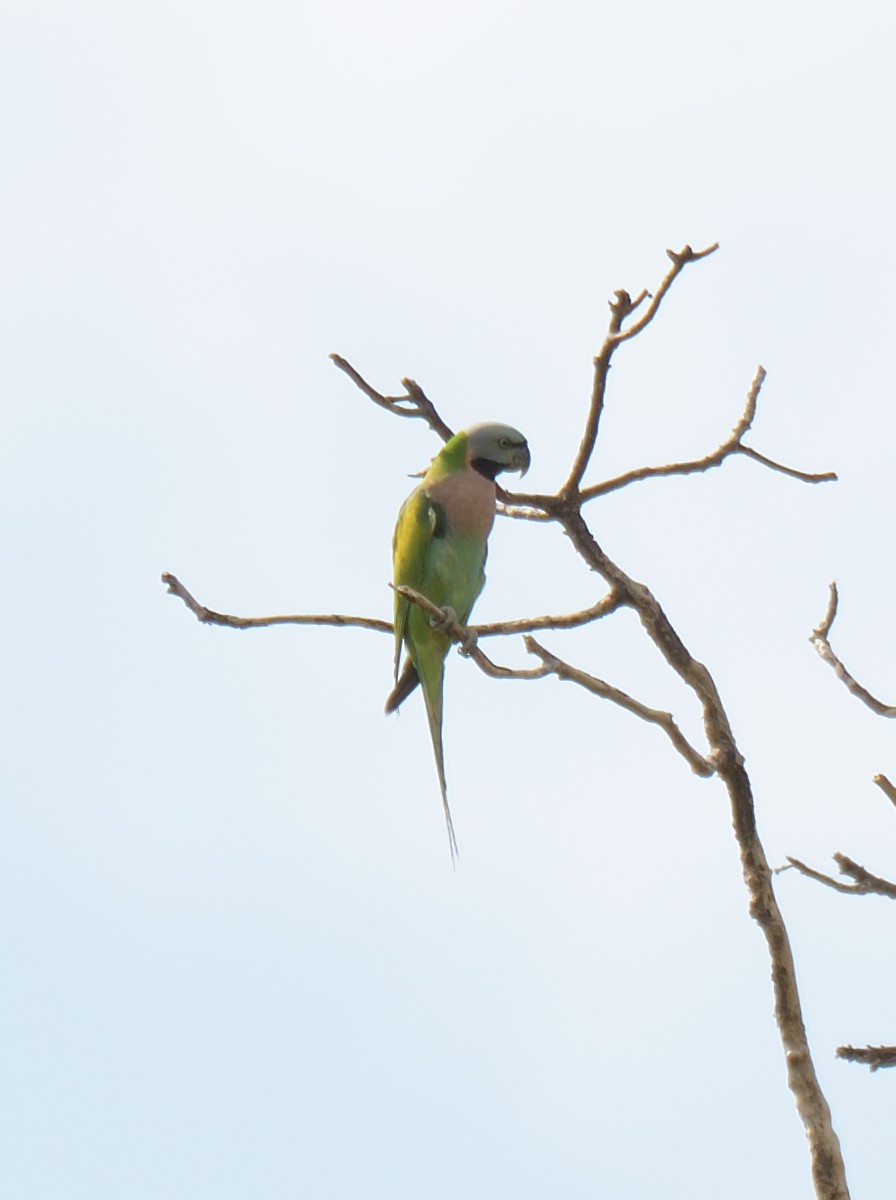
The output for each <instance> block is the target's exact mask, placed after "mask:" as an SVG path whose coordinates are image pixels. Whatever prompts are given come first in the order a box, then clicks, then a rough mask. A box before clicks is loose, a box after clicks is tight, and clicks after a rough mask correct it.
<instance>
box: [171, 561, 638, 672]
mask: <svg viewBox="0 0 896 1200" xmlns="http://www.w3.org/2000/svg"><path fill="white" fill-rule="evenodd" d="M162 583H164V584H166V586H167V589H168V592H169V594H170V595H172V596H177V597H178V599H180V600H183V602H184V604H185V605H186V606H187V608H188V609H189V610H190V612H191V613H192V614H193V615H194V616H195V617H196V619H197V620H198V621H202V622H203V623H204V624H206V625H224V626H225V627H227V628H228V629H263V628H265V626H268V625H333V626H338V627H354V628H357V629H372V630H374V632H376V633H390V634H391V633H394V628H393V625H392V622H391V621H382V620H380V619H379V618H378V617H349V616H345V615H344V614H343V613H291V614H289V615H285V616H276V617H235V616H232V615H231V614H230V613H221V612H215V610H214V609H212V608H206V607H205V605H204V604H200V603H199V601H198V600H196V599H195V597H194V596H192V595H191V594H190V593H189V592H188V591H187V589H186V588H185V587H184V585H183V584H182V583H181V581H180V580H179V579H178V578H177V576H176V575H171V574H169V572H167V571H166V572H165V573H164V574H163V575H162ZM406 590H407V592H408V596H409V598H414V597H417V599H415V603H421V607H424V608H426V609H427V611H428V612H430V614H431V615H432V613H433V611H435V612H437V613H438V614H441V615H444V614H443V611H442V609H436V608H435V605H431V604H430V602H429V601H428V600H426V597H425V596H419V597H418V593H416V592H413V591H412V589H411V588H408V589H406ZM620 603H621V601H620V600H619V598H618V597H617V596H615V595H614V594H613V593H612V592H610V593H609V594H608V595H606V596H604V598H603V599H602V600H598V602H597V603H596V604H592V605H591V607H590V608H583V609H581V610H580V611H579V612H573V613H563V614H562V615H560V616H544V617H523V618H521V619H519V620H516V621H492V622H490V623H489V624H486V625H470V626H467V627H466V628H464V627H463V626H458V629H462V630H463V633H462V635H461V636H460V637H459V638H458V639H457V640H459V641H464V640H466V638H468V637H470V636H472V637H473V638H480V637H498V636H505V635H507V634H515V633H531V632H532V631H533V630H536V629H576V628H578V627H579V626H581V625H588V624H590V623H591V622H592V621H598V620H600V618H601V617H606V616H609V615H610V613H612V612H615V611H616V609H617V608H619V606H620ZM501 678H508V677H507V676H502V677H501ZM520 678H526V679H528V678H530V676H529V675H528V674H527V675H524V676H520Z"/></svg>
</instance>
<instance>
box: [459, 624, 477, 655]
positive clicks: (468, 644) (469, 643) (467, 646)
mask: <svg viewBox="0 0 896 1200" xmlns="http://www.w3.org/2000/svg"><path fill="white" fill-rule="evenodd" d="M478 641H479V634H478V633H477V632H476V630H475V629H468V630H467V636H466V637H465V638H464V640H463V641H462V642H461V644H460V652H461V654H462V655H463V656H464V658H469V657H470V655H471V654H472V653H473V651H474V650H475V649H476V643H477V642H478Z"/></svg>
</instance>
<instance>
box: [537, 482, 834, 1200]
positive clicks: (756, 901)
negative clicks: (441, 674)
mask: <svg viewBox="0 0 896 1200" xmlns="http://www.w3.org/2000/svg"><path fill="white" fill-rule="evenodd" d="M559 519H560V520H561V521H562V524H563V528H564V529H565V531H566V532H567V534H568V535H569V537H570V539H571V540H572V543H573V545H574V546H575V547H576V549H577V550H578V552H579V554H580V555H581V557H582V558H583V559H584V561H585V562H586V563H587V564H588V565H589V566H590V567H592V568H593V569H594V570H595V571H597V572H598V573H599V574H600V575H601V576H602V577H603V578H604V580H605V581H606V582H607V584H608V585H609V586H610V587H611V588H612V589H613V590H614V591H616V592H619V593H621V594H622V595H623V597H625V599H626V600H627V602H628V603H629V604H630V605H631V607H632V608H634V609H635V611H636V612H637V614H638V616H639V617H640V619H641V624H642V625H643V626H644V629H645V630H646V632H647V634H648V636H649V637H650V638H651V640H652V641H653V642H654V644H655V645H656V647H657V649H658V650H659V651H660V653H661V654H662V655H663V657H664V658H665V659H666V661H667V662H668V663H669V665H670V666H671V667H672V669H673V670H674V671H675V673H676V674H677V675H678V676H679V677H680V678H681V680H682V681H683V682H684V683H685V684H686V685H687V686H688V687H689V688H690V689H691V690H692V691H693V692H694V694H695V696H696V697H697V698H698V700H699V701H700V704H701V706H702V708H703V722H704V726H705V728H706V736H707V741H708V742H709V745H710V753H709V755H708V756H707V757H708V758H709V760H710V761H711V762H712V763H713V765H714V766H715V769H716V772H717V774H718V776H719V778H720V779H721V780H722V782H723V783H724V785H725V788H726V790H727V792H728V796H729V800H730V803H731V812H732V817H733V825H734V832H735V836H736V838H737V842H738V846H739V849H740V857H741V865H742V869H743V877H744V882H745V883H746V886H747V891H748V893H749V897H750V913H751V915H752V916H753V918H754V919H755V920H756V922H757V923H758V924H759V927H760V929H761V930H762V932H763V934H764V935H765V939H766V945H767V947H768V952H769V957H770V959H771V964H772V982H773V986H774V992H775V1020H776V1022H777V1026H778V1031H779V1035H780V1038H781V1043H782V1046H783V1048H784V1058H785V1062H786V1065H787V1082H788V1086H789V1087H790V1090H791V1092H792V1093H793V1096H794V1099H795V1101H796V1107H797V1111H798V1113H799V1115H800V1118H801V1119H802V1122H803V1127H804V1129H805V1131H806V1138H807V1141H808V1143H809V1154H810V1159H811V1169H812V1178H813V1182H814V1185H815V1191H816V1194H817V1195H818V1197H819V1198H823V1200H848V1197H849V1188H848V1185H847V1182H846V1169H845V1166H844V1163H843V1155H842V1152H841V1150H840V1141H839V1138H838V1137H837V1134H836V1131H835V1130H834V1126H833V1122H832V1120H831V1111H830V1107H829V1105H828V1102H827V1100H826V1099H825V1095H824V1092H823V1091H822V1088H821V1084H820V1083H819V1080H818V1075H817V1072H816V1070H815V1064H814V1063H813V1061H812V1054H811V1051H810V1049H809V1042H808V1038H807V1036H806V1027H805V1023H804V1021H803V1014H802V1005H801V1003H800V997H799V990H798V987H797V980H796V968H795V965H794V961H793V951H792V949H791V946H790V938H789V936H788V934H787V927H786V925H785V923H784V918H783V916H782V914H781V910H780V908H779V906H778V902H777V899H776V897H775V893H774V888H773V886H772V872H771V868H770V867H769V864H768V859H767V858H766V855H765V850H764V848H763V845H762V842H761V840H760V837H759V832H758V830H757V828H756V812H755V805H754V802H753V791H752V786H751V784H750V779H749V776H748V775H747V772H746V769H745V766H744V759H743V755H742V754H741V753H740V751H739V750H738V748H737V743H736V741H735V738H734V732H733V730H732V729H731V725H730V722H729V720H728V716H727V713H726V712H725V708H724V706H723V704H722V699H721V696H720V695H719V693H718V690H717V688H716V685H715V682H714V680H713V678H712V676H711V675H710V673H709V671H708V670H707V669H706V667H705V666H704V665H703V664H702V663H701V662H698V661H697V660H696V659H695V658H693V657H692V655H691V654H690V653H689V651H688V650H687V648H686V647H685V645H684V643H683V642H682V640H681V638H680V637H679V636H678V634H677V633H676V632H675V630H674V629H673V627H672V625H671V623H670V621H669V619H668V617H667V616H666V614H665V612H664V611H663V609H662V608H661V606H660V605H659V603H658V602H657V600H656V599H655V597H654V596H653V595H652V593H651V592H650V591H649V589H648V588H646V587H645V586H644V585H643V584H641V583H637V582H636V581H635V580H633V579H631V578H630V577H629V576H628V575H626V574H625V572H624V571H623V570H622V569H621V568H620V567H619V566H617V564H616V563H614V562H613V561H612V559H610V558H609V556H608V555H607V554H605V553H604V551H603V550H602V549H601V547H600V546H599V545H598V543H597V541H596V539H595V538H594V535H593V534H592V533H591V531H590V529H589V528H588V526H587V524H586V522H585V518H584V516H583V515H582V512H581V505H580V504H579V503H578V502H577V501H576V499H575V497H574V496H573V497H570V498H569V499H568V501H567V502H566V503H565V504H564V506H563V508H562V511H561V513H560V518H559Z"/></svg>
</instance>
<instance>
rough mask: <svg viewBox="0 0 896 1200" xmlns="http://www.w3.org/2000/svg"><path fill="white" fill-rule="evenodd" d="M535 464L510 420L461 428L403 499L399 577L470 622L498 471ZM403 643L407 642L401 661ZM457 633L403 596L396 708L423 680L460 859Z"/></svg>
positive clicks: (396, 542)
mask: <svg viewBox="0 0 896 1200" xmlns="http://www.w3.org/2000/svg"><path fill="white" fill-rule="evenodd" d="M528 469H529V447H528V445H527V443H526V439H525V438H524V437H523V435H522V434H521V433H520V432H519V430H517V429H513V428H512V427H511V426H510V425H496V424H482V425H472V426H471V427H470V428H469V429H465V430H462V431H461V432H460V433H456V434H455V435H454V437H452V438H451V440H450V441H448V442H446V443H445V445H444V446H443V447H442V449H441V451H440V452H439V453H438V454H437V455H436V457H435V458H434V459H433V460H432V463H431V464H430V466H429V470H428V471H427V472H426V474H425V475H424V476H423V479H422V481H421V482H420V484H419V486H418V487H416V488H415V489H414V490H413V492H411V494H410V496H408V498H407V500H406V501H405V502H404V504H403V505H402V506H401V511H400V512H399V514H398V521H397V522H396V525H395V534H394V537H393V539H392V562H393V567H394V580H395V583H396V585H398V584H404V585H405V586H406V587H411V588H413V589H414V590H415V591H417V592H420V594H421V595H423V596H426V598H427V599H428V600H431V601H432V602H433V604H437V605H438V606H439V608H444V609H450V610H451V611H452V612H453V614H454V615H455V617H456V618H457V620H458V621H459V622H460V623H461V625H466V623H467V621H468V620H469V617H470V612H471V611H472V608H473V604H474V603H475V600H476V597H477V596H478V595H479V593H480V592H481V591H482V586H483V584H484V583H485V558H486V554H487V552H488V535H489V533H490V532H491V528H492V525H493V524H494V520H495V496H496V490H495V478H496V476H497V475H498V474H499V473H500V472H501V471H519V472H520V474H521V475H525V473H526V471H527V470H528ZM402 645H403V646H404V649H405V655H406V657H405V662H404V667H403V669H401V671H400V673H399V669H400V668H401V654H402ZM450 645H451V639H450V637H449V636H448V635H447V634H446V633H444V632H443V631H442V630H441V629H439V627H438V624H437V623H435V622H433V621H432V619H431V618H430V617H429V616H427V614H426V613H424V612H423V610H422V609H421V608H420V607H419V606H418V605H416V604H412V603H411V601H409V600H406V599H405V598H404V597H403V596H400V595H398V594H397V593H396V596H395V687H394V688H393V690H392V692H391V694H390V695H389V698H388V699H387V700H386V712H387V713H391V712H395V710H396V709H397V708H398V706H399V705H400V704H401V703H402V701H404V700H405V699H406V698H407V697H408V696H409V695H410V694H411V692H412V691H413V690H414V688H415V687H416V686H417V684H418V683H420V684H422V687H423V699H424V702H425V704H426V715H427V717H428V718H429V732H430V736H431V737H432V746H433V751H434V753H435V758H436V770H437V771H438V774H439V786H440V787H441V789H442V805H443V807H444V809H445V821H446V823H447V826H448V841H449V844H450V846H451V857H452V859H453V858H454V857H455V855H456V854H457V842H456V840H455V837H454V826H453V825H452V823H451V810H450V809H449V807H448V789H447V786H446V783H445V763H444V757H443V753H442V681H443V678H444V674H445V656H446V655H447V653H448V647H449V646H450Z"/></svg>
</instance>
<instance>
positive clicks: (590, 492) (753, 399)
mask: <svg viewBox="0 0 896 1200" xmlns="http://www.w3.org/2000/svg"><path fill="white" fill-rule="evenodd" d="M765 375H766V372H765V368H764V367H761V366H760V367H757V368H756V374H755V375H754V376H753V382H752V383H751V384H750V390H749V391H748V392H747V400H746V404H745V405H744V411H743V412H742V413H741V416H740V419H739V420H738V422H737V424H736V425H735V426H734V428H733V429H732V430H731V433H730V434H729V435H728V437H727V438H726V439H725V440H724V442H722V443H721V445H720V446H717V447H716V449H715V450H713V451H712V452H711V453H710V454H705V455H704V456H703V458H694V459H690V460H688V461H686V462H679V463H665V464H663V465H662V466H659V467H637V468H635V469H634V470H633V471H626V472H625V473H624V474H622V475H616V476H615V477H614V478H613V479H607V480H604V482H603V483H595V484H592V485H591V486H590V487H586V488H583V489H582V491H581V493H580V496H581V499H582V502H583V503H584V502H586V501H588V500H595V499H596V498H597V497H598V496H606V495H607V494H608V493H609V492H616V491H618V490H619V489H620V488H624V487H628V485H629V484H631V483H640V482H641V481H642V480H644V479H665V478H668V477H669V476H671V475H694V474H697V473H698V472H702V471H709V470H711V469H712V468H713V467H719V466H721V465H722V463H723V462H724V461H725V460H726V459H728V458H732V457H733V456H734V455H735V454H743V455H745V456H746V457H747V458H752V459H754V460H755V461H756V462H759V463H762V464H763V465H764V466H766V467H769V468H770V469H771V470H773V471H780V472H781V473H782V474H784V475H790V476H792V477H793V478H794V479H801V480H802V481H803V482H804V483H829V482H831V481H832V480H836V478H837V476H836V475H835V474H834V472H833V471H824V472H822V473H820V474H810V473H809V472H806V471H798V470H796V468H795V467H785V466H782V465H781V464H780V463H777V462H774V460H773V459H770V458H766V456H765V455H764V454H760V453H759V451H758V450H753V449H752V448H750V447H749V446H745V445H744V444H743V440H742V439H743V437H744V435H745V434H746V433H747V432H748V431H749V429H750V427H751V426H752V424H753V421H754V420H755V418H756V406H757V403H758V401H759V393H760V391H761V390H762V384H763V382H764V381H765Z"/></svg>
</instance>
